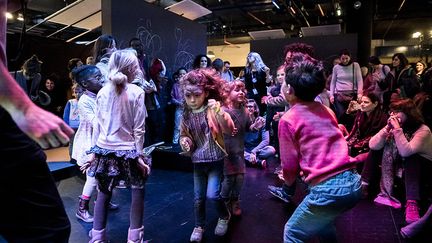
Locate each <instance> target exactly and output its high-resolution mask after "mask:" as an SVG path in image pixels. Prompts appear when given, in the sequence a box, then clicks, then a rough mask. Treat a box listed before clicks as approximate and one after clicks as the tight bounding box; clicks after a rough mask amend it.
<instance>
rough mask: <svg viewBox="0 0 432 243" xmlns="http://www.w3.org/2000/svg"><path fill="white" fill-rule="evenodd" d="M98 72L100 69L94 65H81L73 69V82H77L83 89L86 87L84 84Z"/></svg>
mask: <svg viewBox="0 0 432 243" xmlns="http://www.w3.org/2000/svg"><path fill="white" fill-rule="evenodd" d="M96 70H99V68H98V67H96V66H94V65H81V66H79V67H76V68H74V69H72V71H71V74H72V77H73V80H75V82H77V83H78V84H79V85H80V86H81V87H84V85H83V83H84V82H86V81H87V78H88V77H89V76H90V75H91V74H93V73H94V72H95V71H96Z"/></svg>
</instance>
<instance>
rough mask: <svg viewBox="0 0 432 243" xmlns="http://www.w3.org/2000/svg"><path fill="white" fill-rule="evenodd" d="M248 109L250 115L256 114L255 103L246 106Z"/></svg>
mask: <svg viewBox="0 0 432 243" xmlns="http://www.w3.org/2000/svg"><path fill="white" fill-rule="evenodd" d="M246 108H247V110H248V111H249V113H250V114H252V115H253V114H254V113H255V105H254V103H253V102H248V103H247V104H246Z"/></svg>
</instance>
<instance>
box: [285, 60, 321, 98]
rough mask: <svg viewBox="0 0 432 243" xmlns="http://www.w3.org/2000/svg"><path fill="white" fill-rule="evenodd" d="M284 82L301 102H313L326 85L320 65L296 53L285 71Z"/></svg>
mask: <svg viewBox="0 0 432 243" xmlns="http://www.w3.org/2000/svg"><path fill="white" fill-rule="evenodd" d="M285 82H286V84H287V85H288V84H289V85H290V86H291V87H292V88H293V89H294V92H295V96H296V97H297V98H298V99H300V100H303V101H313V100H314V99H315V97H316V96H317V95H318V94H320V93H321V92H322V91H323V89H324V87H325V83H326V79H325V77H324V71H323V67H322V64H321V63H320V62H319V61H317V60H315V59H313V58H312V57H310V56H308V55H304V54H301V53H296V54H294V55H293V58H292V63H291V64H290V65H288V66H287V68H286V70H285Z"/></svg>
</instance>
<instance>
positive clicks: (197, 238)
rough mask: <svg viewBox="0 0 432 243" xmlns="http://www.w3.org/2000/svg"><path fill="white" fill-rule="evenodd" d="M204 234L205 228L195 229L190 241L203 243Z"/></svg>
mask: <svg viewBox="0 0 432 243" xmlns="http://www.w3.org/2000/svg"><path fill="white" fill-rule="evenodd" d="M203 234H204V229H203V228H201V227H195V228H194V230H193V231H192V234H191V237H190V241H191V242H201V240H202V237H203Z"/></svg>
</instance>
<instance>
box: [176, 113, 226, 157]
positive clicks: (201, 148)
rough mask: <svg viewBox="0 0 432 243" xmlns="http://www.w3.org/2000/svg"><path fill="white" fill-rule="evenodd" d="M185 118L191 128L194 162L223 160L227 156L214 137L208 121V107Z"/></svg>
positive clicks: (186, 123) (187, 125)
mask: <svg viewBox="0 0 432 243" xmlns="http://www.w3.org/2000/svg"><path fill="white" fill-rule="evenodd" d="M188 118H189V119H187V120H184V121H183V122H184V123H185V125H186V127H188V128H189V131H190V134H191V136H192V140H193V142H194V144H195V150H194V151H193V152H192V162H193V163H209V162H214V161H219V160H222V159H223V158H224V157H225V154H224V152H223V151H222V149H221V148H220V147H219V146H218V145H217V144H216V142H215V140H214V139H213V137H212V135H211V132H210V128H209V126H208V122H207V109H205V110H203V111H202V112H198V113H190V114H189V115H188Z"/></svg>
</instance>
